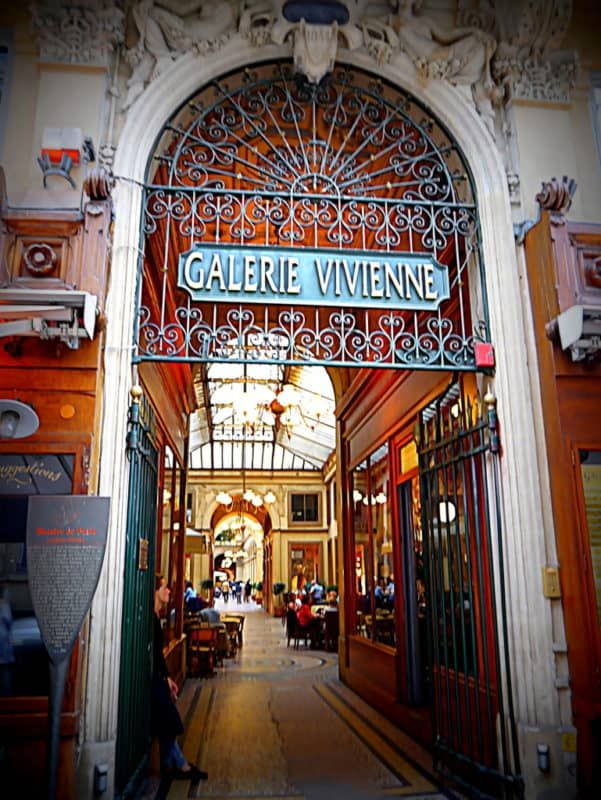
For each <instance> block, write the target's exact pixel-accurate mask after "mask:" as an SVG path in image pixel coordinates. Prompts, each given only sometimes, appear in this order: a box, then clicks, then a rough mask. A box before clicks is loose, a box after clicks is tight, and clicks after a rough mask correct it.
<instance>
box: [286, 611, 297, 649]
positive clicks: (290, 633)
mask: <svg viewBox="0 0 601 800" xmlns="http://www.w3.org/2000/svg"><path fill="white" fill-rule="evenodd" d="M296 622H297V620H296V611H295V610H294V609H293V608H289V609H288V610H287V611H286V639H287V640H288V642H287V644H286V647H290V642H291V641H293V640H294V632H295V631H296Z"/></svg>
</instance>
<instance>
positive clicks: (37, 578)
mask: <svg viewBox="0 0 601 800" xmlns="http://www.w3.org/2000/svg"><path fill="white" fill-rule="evenodd" d="M109 503H110V500H109V498H108V497H88V496H86V495H67V496H61V495H54V496H33V497H30V498H29V508H28V514H27V563H28V579H29V589H30V592H31V598H32V602H33V608H34V611H35V615H36V617H37V620H38V624H39V626H40V631H41V634H42V639H43V641H44V644H45V645H46V649H47V650H48V655H49V656H50V658H51V660H52V661H53V662H55V663H58V662H60V661H63V660H65V659H66V658H68V656H69V655H70V653H71V648H72V647H73V643H74V641H75V638H76V636H77V634H78V633H79V629H80V628H81V624H82V622H83V619H84V617H85V615H86V613H87V611H88V609H89V607H90V604H91V602H92V597H93V596H94V592H95V591H96V585H97V583H98V578H99V577H100V569H101V567H102V560H103V558H104V551H105V547H106V534H107V530H108V518H109Z"/></svg>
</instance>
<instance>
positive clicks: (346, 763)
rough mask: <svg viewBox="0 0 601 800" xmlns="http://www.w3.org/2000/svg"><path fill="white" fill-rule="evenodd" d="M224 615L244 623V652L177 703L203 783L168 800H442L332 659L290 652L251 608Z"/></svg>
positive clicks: (405, 742) (416, 757)
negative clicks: (232, 615) (401, 799)
mask: <svg viewBox="0 0 601 800" xmlns="http://www.w3.org/2000/svg"><path fill="white" fill-rule="evenodd" d="M219 610H221V611H223V610H225V609H224V607H223V605H222V606H221V608H220V609H219ZM228 610H231V611H236V612H237V611H241V612H242V613H244V614H245V615H246V622H245V630H244V646H243V647H242V649H241V650H240V651H239V653H238V655H237V656H236V658H235V659H229V660H228V661H227V662H226V665H225V666H224V667H223V668H220V669H219V670H218V671H217V674H216V675H215V676H214V677H213V678H209V679H204V680H201V681H188V682H187V684H186V688H185V691H184V693H183V695H182V701H183V702H182V712H183V714H184V715H185V719H186V734H185V737H184V741H183V749H184V752H185V753H186V756H187V757H188V759H189V760H190V761H193V762H194V763H196V764H198V765H199V766H200V767H201V768H203V769H206V770H207V771H208V772H209V780H208V781H203V782H201V783H199V784H192V785H191V784H189V783H188V782H185V781H178V782H174V783H172V785H171V787H170V789H169V792H168V795H167V797H168V800H182V799H183V798H187V797H190V798H204V797H206V798H212V800H222V799H223V800H225V798H230V799H233V798H235V799H236V800H265V798H271V799H272V800H370V799H371V798H386V797H393V796H396V797H420V798H421V799H422V800H428V799H429V798H432V799H434V798H437V799H438V798H443V797H444V795H442V794H440V792H439V789H438V787H437V786H436V785H435V784H434V782H433V779H432V778H431V777H428V776H427V765H428V763H429V758H428V755H427V754H426V753H424V751H423V750H421V748H419V746H417V745H416V744H415V743H414V742H412V740H410V739H408V738H407V737H406V736H405V735H404V734H402V733H401V732H400V731H398V729H397V728H395V727H394V726H393V725H391V724H390V723H388V722H387V721H386V720H384V719H383V718H382V717H381V716H380V715H379V714H377V712H375V711H373V709H371V707H370V706H368V705H367V704H365V703H363V702H362V701H361V700H360V699H359V698H358V697H357V696H356V695H355V694H354V693H353V692H351V691H350V690H349V689H347V688H346V687H345V686H344V685H343V684H342V683H341V682H340V681H339V680H338V677H337V676H338V663H337V656H336V655H335V654H332V653H324V652H323V651H312V650H310V649H303V648H302V647H301V649H299V650H294V648H293V647H292V646H291V647H290V648H288V647H287V646H286V638H285V634H284V628H283V627H282V625H281V622H280V621H279V620H274V619H272V618H269V617H268V616H267V615H266V614H265V613H264V612H263V611H262V610H260V609H257V608H256V607H255V606H254V605H253V604H250V605H248V606H245V605H244V606H242V607H240V606H237V605H235V604H232V603H230V604H229V606H228Z"/></svg>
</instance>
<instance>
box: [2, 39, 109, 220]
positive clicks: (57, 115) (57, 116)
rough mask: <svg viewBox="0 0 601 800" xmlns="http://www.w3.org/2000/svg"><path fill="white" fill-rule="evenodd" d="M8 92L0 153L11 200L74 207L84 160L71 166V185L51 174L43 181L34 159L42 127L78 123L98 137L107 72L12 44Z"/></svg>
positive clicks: (39, 205)
mask: <svg viewBox="0 0 601 800" xmlns="http://www.w3.org/2000/svg"><path fill="white" fill-rule="evenodd" d="M15 49H16V52H15V55H14V61H13V66H12V70H11V77H10V85H9V93H8V110H7V120H8V124H7V125H6V128H5V134H4V140H3V147H2V153H1V154H0V159H1V161H2V164H3V166H4V169H5V173H6V182H7V187H8V193H9V197H8V199H9V203H10V205H11V206H16V207H18V206H26V207H32V208H77V207H78V206H79V205H80V202H81V183H82V180H83V178H84V174H85V165H84V164H83V163H82V164H80V166H78V167H74V168H73V169H72V170H71V177H72V178H73V179H74V181H75V188H74V189H73V188H71V186H70V185H69V183H68V182H67V181H66V180H65V179H64V178H61V177H58V176H49V177H48V180H47V188H44V186H43V182H42V179H43V175H42V171H41V169H40V167H39V165H38V163H37V157H38V156H39V155H40V150H41V147H42V139H43V134H44V128H66V127H68V128H80V129H81V131H82V135H83V136H91V137H92V140H93V142H94V144H95V145H96V147H98V144H99V142H100V140H101V137H102V127H103V108H104V98H105V90H106V73H105V71H104V69H101V68H86V67H76V66H69V65H64V64H62V65H57V64H46V63H43V62H39V60H38V58H37V57H36V56H34V55H32V54H31V53H30V52H28V50H27V49H26V48H23V49H21V48H20V47H19V46H18V45H16V46H15Z"/></svg>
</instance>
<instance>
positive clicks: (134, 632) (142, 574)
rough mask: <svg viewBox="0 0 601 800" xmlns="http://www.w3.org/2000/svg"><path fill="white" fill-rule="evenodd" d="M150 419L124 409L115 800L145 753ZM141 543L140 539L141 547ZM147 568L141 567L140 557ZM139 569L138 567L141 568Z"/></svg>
mask: <svg viewBox="0 0 601 800" xmlns="http://www.w3.org/2000/svg"><path fill="white" fill-rule="evenodd" d="M154 439H155V425H154V414H153V412H152V409H151V407H150V406H149V405H148V404H147V403H146V402H144V401H143V402H142V403H141V404H138V403H135V402H134V403H132V405H131V406H130V410H129V433H128V436H127V454H128V458H129V462H130V473H129V505H128V510H127V533H126V543H125V581H124V595H123V627H122V633H121V678H120V682H119V720H118V730H117V765H116V775H115V785H116V786H115V788H116V792H117V796H118V797H119V798H129V797H133V796H134V794H135V791H136V788H137V786H138V784H139V782H140V780H141V778H142V776H143V772H144V769H145V767H146V764H147V761H148V754H149V749H150V695H151V691H150V684H151V677H152V632H153V628H152V612H153V590H154V552H155V530H156V518H157V482H158V451H157V448H156V446H155V442H154ZM141 540H146V543H144V541H143V542H142V544H141V543H140V542H141ZM141 549H142V550H143V551H145V552H146V554H147V558H148V561H147V564H144V563H143V562H144V552H142V553H141ZM144 566H145V568H141V567H144Z"/></svg>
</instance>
